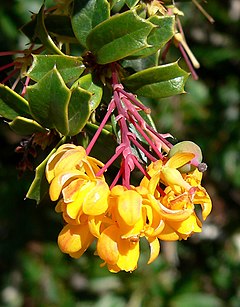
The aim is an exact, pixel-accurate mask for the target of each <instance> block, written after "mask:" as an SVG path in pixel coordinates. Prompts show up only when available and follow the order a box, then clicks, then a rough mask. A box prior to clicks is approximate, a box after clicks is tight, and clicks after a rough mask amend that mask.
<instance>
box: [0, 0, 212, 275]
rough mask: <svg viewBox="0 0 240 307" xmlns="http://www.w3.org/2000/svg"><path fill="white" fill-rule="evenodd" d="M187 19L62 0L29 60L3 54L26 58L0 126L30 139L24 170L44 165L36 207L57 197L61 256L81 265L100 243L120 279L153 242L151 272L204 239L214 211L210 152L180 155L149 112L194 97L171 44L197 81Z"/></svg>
mask: <svg viewBox="0 0 240 307" xmlns="http://www.w3.org/2000/svg"><path fill="white" fill-rule="evenodd" d="M193 2H195V3H196V1H193ZM198 6H199V4H198ZM201 10H202V11H203V9H202V8H201ZM181 15H183V13H182V12H181V11H180V10H179V9H178V8H177V6H176V5H175V4H174V1H157V0H153V1H143V0H120V1H116V0H112V1H107V0H89V1H86V0H85V1H82V0H65V1H64V0H62V1H60V0H59V1H56V6H54V7H50V8H45V6H44V5H43V6H42V7H41V9H40V11H39V12H38V13H37V14H33V15H32V19H31V21H30V22H29V23H27V24H26V25H24V26H23V27H22V29H21V31H22V32H23V33H24V34H25V35H26V36H27V37H28V38H29V41H30V43H29V45H28V47H29V48H28V49H26V50H22V51H20V50H18V51H15V52H4V53H1V55H7V54H16V55H17V57H15V58H14V60H13V62H12V63H10V64H8V65H6V66H4V67H2V69H9V68H10V67H12V68H13V70H12V71H7V73H8V74H7V77H6V78H5V79H4V80H2V84H1V86H0V114H1V116H2V117H3V118H4V119H5V120H7V121H8V123H9V126H10V127H11V128H12V129H13V130H14V131H15V132H16V133H18V134H21V135H23V136H26V138H25V139H24V141H23V142H22V143H21V144H20V145H19V146H18V147H17V149H16V150H17V151H18V152H21V153H23V159H22V161H21V163H20V165H19V170H20V171H21V172H23V171H25V170H26V169H27V168H30V169H31V168H33V165H32V162H31V160H33V159H30V156H31V155H32V156H34V157H35V158H36V159H35V160H36V161H39V159H37V156H38V153H39V151H40V149H41V155H44V158H43V159H42V161H41V163H40V164H39V165H34V167H36V174H35V178H34V180H33V182H32V184H31V186H30V189H29V191H28V193H27V197H28V198H31V199H34V200H36V201H37V203H39V202H40V201H41V200H42V199H43V197H44V195H45V194H46V192H47V191H48V189H49V195H50V198H51V200H52V201H57V205H56V212H59V213H61V214H62V217H63V220H64V227H63V229H62V231H61V232H60V234H59V237H58V244H59V247H60V249H61V251H62V252H64V253H67V254H69V255H70V256H71V257H74V258H79V257H81V255H82V254H83V253H84V252H85V251H86V249H87V248H88V247H89V246H90V244H91V243H92V242H93V241H96V254H97V255H98V256H99V257H100V258H101V259H102V260H103V265H107V267H108V269H109V270H110V271H111V272H118V271H120V270H125V271H127V272H132V271H133V270H135V269H136V268H137V264H138V259H139V256H140V245H139V244H140V240H141V239H142V238H145V239H146V240H147V241H148V242H149V246H150V257H149V261H148V263H151V262H152V261H154V260H155V259H156V257H158V254H159V251H160V241H161V240H167V241H175V240H181V239H187V238H188V237H190V236H191V235H192V234H193V233H196V232H201V228H202V222H203V221H204V220H205V219H206V218H207V216H208V215H209V213H210V211H211V208H212V204H211V200H210V197H209V195H208V194H207V192H206V190H205V189H204V188H203V187H202V186H201V179H202V172H203V171H205V170H206V164H205V163H203V162H202V153H201V149H200V148H199V147H198V146H197V145H196V144H195V143H193V142H190V141H182V142H179V143H177V144H175V145H173V144H172V143H171V141H172V140H173V139H172V137H171V135H170V134H169V133H168V134H161V133H159V132H158V131H157V130H156V128H155V125H154V123H153V120H152V118H151V115H150V114H151V110H150V108H149V107H147V106H146V105H144V104H143V103H142V102H141V101H140V100H141V99H140V100H139V98H140V97H147V98H151V99H156V100H158V101H159V100H160V98H163V97H169V96H173V95H178V94H182V93H184V92H185V91H184V85H185V82H186V80H187V78H188V76H189V73H187V72H186V71H184V70H183V69H182V68H180V66H179V64H178V61H175V62H172V63H167V62H166V61H167V55H168V50H169V48H170V45H172V43H173V45H175V46H176V47H178V48H179V50H180V52H181V53H182V55H183V58H184V59H185V61H186V63H187V65H188V67H189V69H190V72H191V73H192V76H193V78H195V79H196V78H197V75H196V73H195V71H194V67H195V68H197V67H198V66H199V64H198V62H197V60H196V59H195V57H194V56H193V54H192V53H191V51H190V49H189V47H188V45H187V43H186V40H185V37H184V33H183V30H182V27H181V23H180V18H179V16H181ZM13 80H14V82H13V83H12V86H11V87H8V86H7V84H10V82H12V81H13ZM19 81H21V82H19ZM159 103H161V102H159ZM38 163H39V162H38ZM34 164H36V162H34ZM49 185H50V186H49ZM196 205H200V207H201V209H202V214H201V216H200V215H199V213H198V214H196V210H195V209H196Z"/></svg>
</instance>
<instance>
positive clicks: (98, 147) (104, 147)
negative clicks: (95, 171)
mask: <svg viewBox="0 0 240 307" xmlns="http://www.w3.org/2000/svg"><path fill="white" fill-rule="evenodd" d="M98 128H99V126H98V125H95V124H92V123H89V122H88V123H87V124H86V126H85V128H84V131H86V132H87V134H88V135H89V137H90V139H91V138H92V137H93V136H94V134H95V133H96V131H97V129H98ZM116 145H117V142H116V137H115V136H114V134H113V133H112V132H110V131H108V130H107V129H103V130H102V132H101V134H100V136H99V137H98V139H97V141H96V144H95V145H94V146H93V148H92V150H91V156H93V157H96V158H98V159H100V160H101V161H102V162H103V163H106V162H107V161H108V160H109V159H110V158H111V157H112V155H114V153H115V149H116ZM118 166H119V165H118Z"/></svg>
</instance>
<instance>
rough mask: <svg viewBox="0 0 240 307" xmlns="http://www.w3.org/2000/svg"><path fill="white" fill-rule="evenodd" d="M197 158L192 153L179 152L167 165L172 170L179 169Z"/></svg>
mask: <svg viewBox="0 0 240 307" xmlns="http://www.w3.org/2000/svg"><path fill="white" fill-rule="evenodd" d="M194 157H195V154H194V153H191V152H177V153H175V154H174V155H173V156H172V157H171V158H170V159H169V160H168V161H167V163H166V164H165V165H166V166H168V167H170V168H179V167H181V166H183V165H185V164H187V163H189V162H190V161H191V160H192V159H193V158H194Z"/></svg>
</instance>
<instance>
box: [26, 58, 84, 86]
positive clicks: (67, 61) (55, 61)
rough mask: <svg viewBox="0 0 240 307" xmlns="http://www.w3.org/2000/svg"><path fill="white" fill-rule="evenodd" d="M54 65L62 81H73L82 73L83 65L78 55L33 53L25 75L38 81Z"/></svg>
mask: <svg viewBox="0 0 240 307" xmlns="http://www.w3.org/2000/svg"><path fill="white" fill-rule="evenodd" d="M54 67H56V68H57V70H58V71H59V73H60V74H61V76H62V78H63V80H64V82H66V83H67V82H73V81H75V80H76V79H77V78H79V76H80V75H81V74H82V73H83V71H84V69H85V66H84V65H83V63H82V59H81V58H79V57H73V56H67V55H33V63H32V66H31V67H30V69H29V70H28V72H27V75H28V76H29V77H30V78H31V79H32V80H34V81H36V82H38V81H39V80H40V79H42V78H43V77H44V76H45V75H46V74H47V73H48V72H49V71H50V70H52V69H53V68H54Z"/></svg>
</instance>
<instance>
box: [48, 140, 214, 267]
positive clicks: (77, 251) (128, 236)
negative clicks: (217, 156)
mask: <svg viewBox="0 0 240 307" xmlns="http://www.w3.org/2000/svg"><path fill="white" fill-rule="evenodd" d="M194 156H195V155H194V154H193V153H190V152H178V153H176V154H174V155H173V156H172V157H171V158H166V159H165V160H163V161H162V160H156V161H154V162H152V163H151V164H150V165H149V166H148V168H147V171H146V173H145V176H144V177H143V178H142V180H141V182H140V184H139V186H137V187H135V186H130V188H127V187H125V186H124V185H115V186H114V187H112V188H111V189H110V188H109V185H108V184H107V183H106V181H105V178H104V176H103V175H100V176H98V172H99V170H100V169H101V168H102V167H103V163H102V162H100V161H98V160H97V159H95V158H93V157H90V156H89V155H87V153H86V151H85V149H84V148H83V147H81V146H76V145H73V144H64V145H62V146H60V147H59V148H58V149H57V151H56V152H55V153H54V154H53V155H52V156H51V158H50V159H49V161H48V163H47V167H46V176H47V180H48V182H49V183H50V192H49V193H50V197H51V200H53V201H55V200H58V199H59V198H60V200H59V201H58V203H57V206H56V211H57V212H61V213H62V216H63V219H64V220H65V222H66V225H65V226H64V227H63V229H62V231H61V232H60V234H59V237H58V244H59V247H60V249H61V251H62V252H64V253H67V254H69V255H70V256H71V257H74V258H79V257H80V256H81V255H82V254H83V253H84V252H85V251H86V249H87V248H88V247H89V245H90V244H91V243H92V242H93V241H94V240H97V245H96V246H97V254H98V256H99V257H100V258H101V259H102V260H103V261H104V263H103V264H106V265H107V266H108V269H109V270H110V271H111V272H118V271H120V270H125V271H127V272H131V271H133V270H135V269H136V268H137V263H138V259H139V255H140V246H139V241H140V238H142V237H145V238H146V239H147V240H148V242H149V245H150V258H149V261H148V263H151V262H152V261H154V260H155V259H156V258H157V256H158V254H159V251H160V240H167V241H175V240H181V239H187V238H188V237H189V236H191V235H192V234H193V233H195V232H201V226H202V223H201V220H200V218H199V217H198V216H197V214H196V212H195V205H200V206H201V208H202V218H201V219H202V220H205V219H206V217H207V216H208V215H209V213H210V211H211V208H212V204H211V200H210V197H209V195H208V194H207V192H206V191H205V189H204V188H203V187H202V186H201V178H202V173H201V172H199V170H198V169H197V168H196V169H195V170H193V171H191V172H188V173H186V174H183V173H181V172H180V171H179V170H178V169H179V168H180V167H181V166H183V165H186V164H187V163H189V162H190V161H191V160H192V159H193V158H194Z"/></svg>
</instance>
